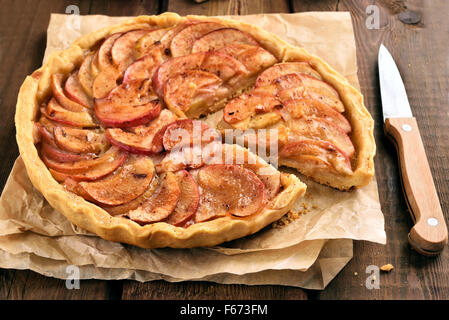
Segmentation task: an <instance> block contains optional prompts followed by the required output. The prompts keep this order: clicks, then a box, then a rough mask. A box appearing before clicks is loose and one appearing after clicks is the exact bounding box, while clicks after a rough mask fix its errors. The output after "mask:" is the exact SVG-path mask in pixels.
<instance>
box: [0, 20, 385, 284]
mask: <svg viewBox="0 0 449 320" xmlns="http://www.w3.org/2000/svg"><path fill="white" fill-rule="evenodd" d="M232 18H235V19H241V20H244V21H246V22H250V23H253V24H256V25H259V26H261V27H262V28H265V29H266V30H269V31H271V32H273V33H276V34H278V35H279V36H280V37H282V38H284V39H285V40H287V41H288V42H290V43H292V44H296V45H299V46H304V47H305V48H306V49H308V50H309V51H311V52H312V53H315V54H317V55H319V56H321V57H322V58H324V60H326V61H327V62H328V63H329V64H330V65H332V66H333V67H334V68H336V69H337V70H338V71H339V72H341V73H342V74H343V75H345V76H346V77H347V78H348V79H349V81H350V82H351V83H352V84H353V85H355V86H357V87H358V81H357V66H356V50H355V41H354V34H353V29H352V23H351V17H350V15H349V13H341V12H339V13H335V12H329V13H328V12H319V13H315V12H313V13H299V14H266V15H252V16H237V17H232ZM122 19H125V18H124V17H107V16H79V17H75V18H74V17H73V16H67V15H62V14H52V16H51V19H50V24H49V27H48V31H47V49H46V52H45V57H47V56H48V54H49V53H51V52H53V51H54V50H58V49H63V48H65V47H67V46H69V45H70V44H71V43H72V42H73V41H74V40H75V39H76V38H78V37H79V36H80V35H82V34H85V33H87V32H90V31H93V30H96V29H98V28H101V27H103V26H107V25H110V24H115V23H118V22H119V21H120V20H122ZM44 59H45V58H44ZM283 170H284V169H283ZM286 170H288V171H289V172H295V171H294V170H290V169H286ZM300 178H301V179H302V180H303V181H304V182H306V183H307V186H308V191H307V194H306V196H305V197H304V198H302V199H300V200H299V201H298V202H297V203H296V204H295V208H294V209H293V210H292V211H293V213H290V214H289V216H288V218H289V219H287V217H285V218H283V219H281V221H280V222H278V223H277V224H276V225H275V226H268V227H266V228H265V229H264V230H262V231H260V232H258V233H257V234H255V235H252V236H249V237H246V238H242V239H239V240H235V241H233V242H230V243H225V244H223V245H221V246H218V247H214V248H195V249H170V248H165V249H156V250H145V249H141V248H137V247H134V246H130V245H125V244H120V243H114V242H110V241H106V240H103V239H101V238H99V237H97V236H95V235H93V234H90V233H89V232H87V231H85V230H81V229H80V228H78V227H76V226H74V225H72V224H71V223H70V222H69V221H68V220H67V219H66V218H65V217H64V216H63V215H61V214H60V213H58V212H56V211H55V210H53V209H52V208H51V207H50V206H49V205H48V203H47V202H46V201H45V199H44V198H43V197H42V195H41V194H40V193H39V192H38V191H37V190H35V189H34V187H33V186H32V184H31V182H30V181H29V179H28V177H27V175H26V171H25V168H24V164H23V162H22V160H21V158H20V157H19V158H18V159H17V161H16V163H15V164H14V167H13V169H12V171H11V174H10V176H9V178H8V181H7V183H6V185H5V188H4V190H3V193H2V196H1V198H0V267H2V268H15V269H31V270H34V271H36V272H39V273H42V274H44V275H47V276H53V277H57V278H62V279H64V278H66V277H67V275H68V273H67V272H66V268H67V266H69V265H76V266H79V268H80V277H81V278H82V279H89V278H96V279H135V280H138V281H150V280H156V279H164V280H167V281H172V282H176V281H184V280H205V281H214V282H219V283H242V284H251V285H253V284H280V285H291V286H299V287H304V288H310V289H323V288H324V287H325V286H326V285H327V284H328V283H329V281H331V280H332V279H333V278H334V277H335V275H336V274H337V273H338V272H339V271H340V270H341V269H342V268H343V267H344V266H345V265H346V263H347V262H348V261H349V260H350V259H351V258H352V239H355V240H368V241H373V242H378V243H381V244H385V242H386V236H385V232H384V219H383V215H382V212H381V210H380V204H379V199H378V193H377V183H376V181H375V179H373V180H372V182H371V183H370V184H369V185H368V186H367V187H365V188H362V189H360V190H356V191H354V192H340V191H336V190H333V189H330V188H328V187H324V186H321V185H319V184H316V183H314V182H311V181H309V180H307V179H305V178H304V177H300ZM284 223H285V225H284Z"/></svg>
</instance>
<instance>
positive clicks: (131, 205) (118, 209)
mask: <svg viewBox="0 0 449 320" xmlns="http://www.w3.org/2000/svg"><path fill="white" fill-rule="evenodd" d="M158 180H159V179H157V178H153V180H151V183H150V186H149V187H148V188H147V190H146V191H145V192H144V193H143V194H142V195H140V196H138V197H137V198H136V199H134V200H131V201H129V202H126V203H123V204H119V205H116V206H108V205H104V204H100V206H101V207H102V208H103V209H104V210H105V211H107V212H108V213H109V214H110V215H113V216H117V215H121V216H123V215H124V214H126V213H128V212H129V211H131V210H134V209H137V208H138V207H140V206H141V205H142V204H143V203H144V202H145V201H147V200H148V199H149V198H150V197H151V196H152V195H153V193H154V191H155V190H156V187H157V185H158V183H159V181H158Z"/></svg>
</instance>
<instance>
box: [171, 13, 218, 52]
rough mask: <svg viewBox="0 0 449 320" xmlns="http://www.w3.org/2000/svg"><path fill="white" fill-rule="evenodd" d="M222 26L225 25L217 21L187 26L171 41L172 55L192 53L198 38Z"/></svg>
mask: <svg viewBox="0 0 449 320" xmlns="http://www.w3.org/2000/svg"><path fill="white" fill-rule="evenodd" d="M221 28H223V25H221V24H219V23H215V22H201V23H196V24H192V25H189V26H187V27H185V28H184V29H182V30H181V31H180V32H178V33H177V34H176V36H174V37H173V39H172V41H171V43H170V51H171V54H172V56H173V57H180V56H185V55H188V54H190V53H192V47H193V44H194V42H195V41H196V40H197V39H199V38H201V37H202V36H204V35H205V34H207V33H209V32H211V31H213V30H217V29H221Z"/></svg>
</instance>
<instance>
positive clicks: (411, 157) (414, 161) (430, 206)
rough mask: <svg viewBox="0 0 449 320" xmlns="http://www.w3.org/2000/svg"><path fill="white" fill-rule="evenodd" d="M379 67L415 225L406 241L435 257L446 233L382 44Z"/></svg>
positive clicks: (389, 131)
mask: <svg viewBox="0 0 449 320" xmlns="http://www.w3.org/2000/svg"><path fill="white" fill-rule="evenodd" d="M378 64H379V80H380V93H381V98H382V111H383V116H384V130H385V134H386V135H387V136H388V137H389V138H390V139H391V140H392V141H393V143H394V144H395V146H396V149H397V151H398V157H399V166H400V176H401V180H402V187H403V191H404V196H405V199H406V202H407V206H408V209H409V211H410V214H411V216H412V219H413V222H414V226H413V228H412V229H411V230H410V232H409V234H408V241H409V243H410V245H411V246H412V247H413V248H414V249H415V250H416V251H417V252H419V253H421V254H423V255H426V256H435V255H438V254H439V253H440V252H441V251H442V250H443V249H444V247H445V246H446V244H447V234H448V232H447V226H446V222H445V219H444V216H443V211H442V210H441V205H440V201H439V199H438V195H437V192H436V189H435V184H434V182H433V178H432V173H431V171H430V167H429V163H428V161H427V157H426V151H425V149H424V145H423V142H422V140H421V135H420V133H419V129H418V124H417V122H416V119H415V118H414V117H413V115H412V110H411V109H410V104H409V102H408V98H407V93H406V91H405V87H404V83H403V82H402V79H401V75H400V73H399V70H398V68H397V66H396V63H395V62H394V60H393V57H392V56H391V54H390V52H388V50H387V48H385V46H384V45H381V46H380V48H379V57H378Z"/></svg>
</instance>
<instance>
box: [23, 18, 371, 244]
mask: <svg viewBox="0 0 449 320" xmlns="http://www.w3.org/2000/svg"><path fill="white" fill-rule="evenodd" d="M211 115H214V116H218V117H220V119H219V121H218V122H217V123H216V125H214V126H210V125H208V124H206V122H207V121H204V120H205V119H207V117H209V116H211ZM15 121H16V128H17V141H18V145H19V150H20V153H21V156H22V158H23V160H24V163H25V166H26V169H27V172H28V175H29V177H30V179H31V181H32V183H33V185H34V186H35V187H36V188H37V189H38V190H39V191H40V192H41V193H42V194H43V195H44V197H45V198H46V199H47V200H48V202H49V203H50V205H52V206H53V207H54V208H55V209H57V210H58V211H60V212H61V213H63V214H64V215H65V216H66V217H67V218H68V219H69V220H70V221H71V222H73V223H74V224H75V225H78V226H80V227H82V228H84V229H86V230H89V231H91V232H94V233H96V234H97V235H99V236H101V237H102V238H104V239H107V240H112V241H119V242H124V243H129V244H133V245H137V246H140V247H144V248H158V247H177V248H186V247H196V246H212V245H216V244H220V243H222V242H225V241H229V240H233V239H237V238H240V237H244V236H246V235H249V234H252V233H255V232H257V231H258V230H260V229H262V228H263V227H265V226H267V225H268V224H270V223H271V222H274V221H276V220H278V219H279V218H281V217H282V216H283V215H284V214H286V213H287V212H288V211H289V210H290V209H291V208H292V206H293V204H294V202H295V201H296V200H297V199H298V198H299V197H301V196H302V195H303V194H304V193H305V190H306V186H305V184H304V183H302V182H301V181H300V180H299V179H298V177H297V176H296V175H294V174H287V173H284V172H281V171H279V170H278V169H276V168H275V167H274V166H273V165H271V164H270V163H269V162H267V161H266V160H265V159H264V158H263V157H259V156H258V155H256V154H255V153H253V152H252V151H249V150H248V149H246V148H244V147H243V146H239V145H237V144H232V143H231V144H229V143H223V139H222V138H223V134H225V131H227V130H228V129H231V130H232V129H237V130H239V132H242V133H243V134H245V133H247V132H249V131H251V130H252V131H251V132H255V135H256V136H257V135H259V133H260V132H261V131H260V130H266V129H269V130H275V131H276V132H277V137H278V139H277V140H276V141H262V142H260V140H258V141H259V145H258V147H261V146H262V144H266V143H270V144H271V143H273V142H275V143H276V144H277V146H278V150H276V151H278V152H277V154H276V155H275V156H276V157H278V159H279V163H280V164H281V165H285V166H290V167H294V168H296V169H298V171H299V172H301V173H302V174H304V175H306V176H309V177H311V178H312V179H314V180H316V181H318V182H320V183H323V184H327V185H329V186H331V187H335V188H338V189H341V190H349V189H351V188H354V187H361V186H363V185H366V184H367V183H368V182H369V180H370V178H371V177H372V175H373V173H374V168H373V157H374V153H375V144H374V139H373V121H372V119H371V117H370V115H369V113H368V111H367V110H366V109H365V107H364V105H363V99H362V96H361V94H360V93H359V92H358V91H357V90H356V89H355V88H353V87H352V86H351V85H350V84H349V83H348V81H347V80H346V79H345V78H344V77H343V76H341V75H340V74H338V73H337V72H335V71H334V70H333V69H332V68H331V67H330V66H328V65H327V64H326V63H325V62H323V61H322V60H321V59H319V58H317V57H315V56H313V55H310V54H309V53H307V52H306V51H305V50H304V49H302V48H297V47H293V46H291V45H289V44H287V43H285V42H284V41H282V40H281V39H279V38H278V37H276V36H274V35H272V34H270V33H268V32H266V31H264V30H262V29H260V28H257V27H255V26H252V25H249V24H245V23H242V22H237V21H233V20H226V19H221V18H210V17H201V16H188V17H180V16H178V15H176V14H173V13H166V14H162V15H160V16H140V17H136V18H133V19H129V20H127V21H125V22H123V23H121V24H119V25H116V26H112V27H107V28H104V29H101V30H98V31H96V32H93V33H90V34H87V35H85V36H83V37H81V38H79V39H78V40H77V41H75V42H74V43H73V45H72V46H71V47H70V48H68V49H66V50H63V51H59V52H56V53H54V54H53V55H52V56H51V57H50V58H49V59H48V61H47V62H46V63H45V64H44V65H43V66H42V67H41V68H40V69H38V70H36V71H35V72H34V73H33V74H32V75H30V76H28V77H27V78H26V80H25V82H24V84H23V85H22V87H21V90H20V93H19V97H18V102H17V109H16V118H15ZM270 151H271V150H270ZM270 156H272V155H270Z"/></svg>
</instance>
